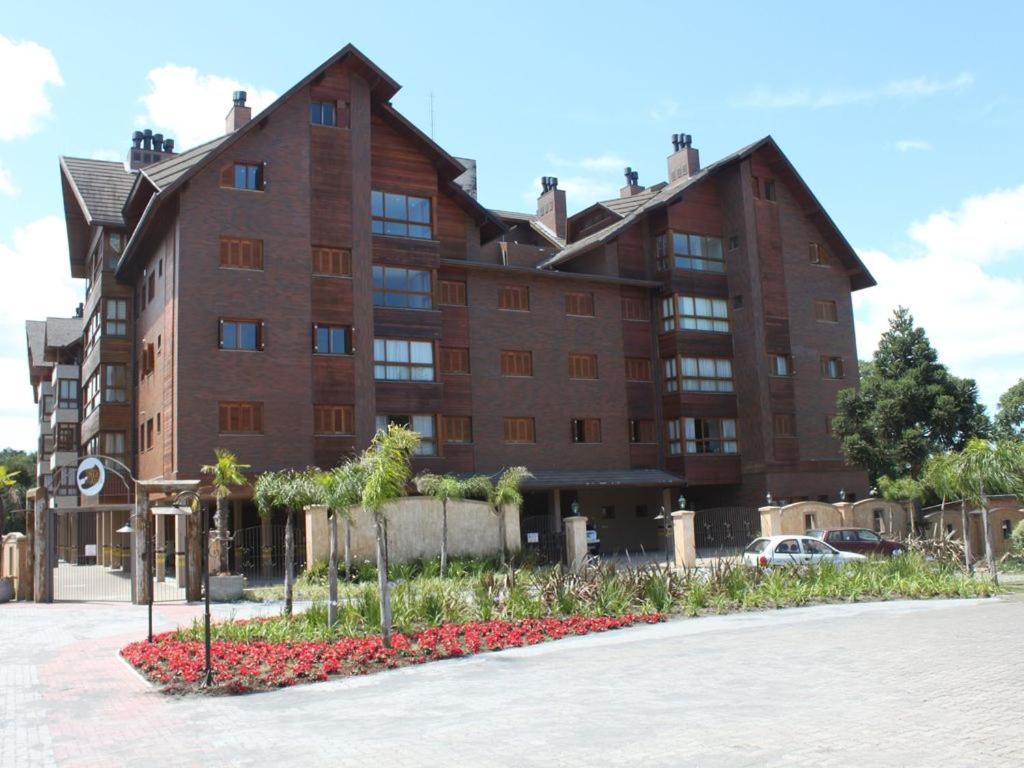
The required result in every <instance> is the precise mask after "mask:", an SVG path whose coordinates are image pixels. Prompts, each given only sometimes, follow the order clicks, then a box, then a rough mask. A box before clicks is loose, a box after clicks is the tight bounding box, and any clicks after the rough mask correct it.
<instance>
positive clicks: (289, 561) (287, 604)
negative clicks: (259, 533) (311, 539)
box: [284, 509, 295, 616]
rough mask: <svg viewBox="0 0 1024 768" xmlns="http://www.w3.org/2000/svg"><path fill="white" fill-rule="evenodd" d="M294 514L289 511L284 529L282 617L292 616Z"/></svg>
mask: <svg viewBox="0 0 1024 768" xmlns="http://www.w3.org/2000/svg"><path fill="white" fill-rule="evenodd" d="M293 517H294V514H293V513H292V511H291V510H290V509H289V510H288V518H287V521H286V522H285V527H284V615H285V616H291V615H292V585H293V583H294V581H295V573H294V570H295V536H294V534H293V532H292V519H293Z"/></svg>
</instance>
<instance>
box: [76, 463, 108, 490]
mask: <svg viewBox="0 0 1024 768" xmlns="http://www.w3.org/2000/svg"><path fill="white" fill-rule="evenodd" d="M106 480H107V470H106V468H105V467H104V466H103V464H102V462H100V460H99V459H97V458H96V457H95V456H87V457H86V458H84V459H82V461H81V462H80V463H79V465H78V472H77V474H76V475H75V482H77V483H78V490H79V491H81V492H82V495H83V496H96V495H97V494H98V493H99V492H100V491H102V490H103V483H105V482H106Z"/></svg>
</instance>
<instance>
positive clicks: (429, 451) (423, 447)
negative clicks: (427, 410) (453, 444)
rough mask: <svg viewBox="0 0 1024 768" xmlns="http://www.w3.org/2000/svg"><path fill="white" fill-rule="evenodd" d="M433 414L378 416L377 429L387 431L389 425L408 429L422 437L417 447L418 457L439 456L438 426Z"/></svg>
mask: <svg viewBox="0 0 1024 768" xmlns="http://www.w3.org/2000/svg"><path fill="white" fill-rule="evenodd" d="M435 421H436V420H435V418H434V416H433V415H431V414H412V415H410V416H405V415H402V416H381V415H379V414H378V416H377V429H378V430H381V429H387V428H388V424H395V425H396V426H399V427H407V428H409V429H411V430H412V431H413V432H415V433H416V434H418V435H419V436H420V444H419V445H418V446H417V447H416V451H415V453H416V455H417V456H436V455H437V426H436V423H435Z"/></svg>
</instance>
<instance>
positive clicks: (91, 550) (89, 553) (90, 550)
mask: <svg viewBox="0 0 1024 768" xmlns="http://www.w3.org/2000/svg"><path fill="white" fill-rule="evenodd" d="M85 556H86V557H96V545H95V544H86V545H85Z"/></svg>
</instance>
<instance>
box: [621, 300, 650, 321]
mask: <svg viewBox="0 0 1024 768" xmlns="http://www.w3.org/2000/svg"><path fill="white" fill-rule="evenodd" d="M622 319H623V320H633V321H637V322H647V321H649V320H650V319H651V310H650V307H649V306H648V304H647V300H646V299H641V298H638V297H635V296H623V297H622Z"/></svg>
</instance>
